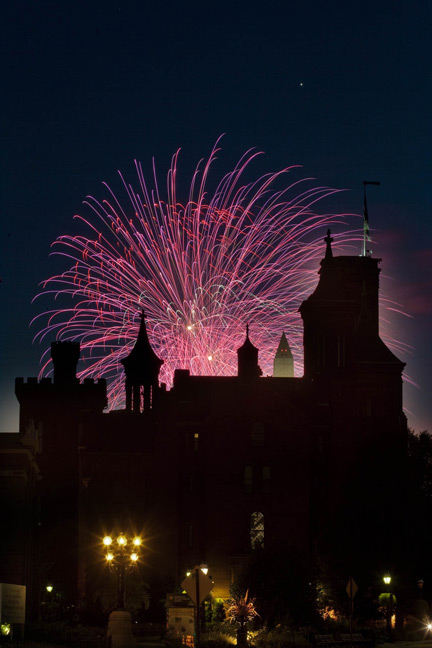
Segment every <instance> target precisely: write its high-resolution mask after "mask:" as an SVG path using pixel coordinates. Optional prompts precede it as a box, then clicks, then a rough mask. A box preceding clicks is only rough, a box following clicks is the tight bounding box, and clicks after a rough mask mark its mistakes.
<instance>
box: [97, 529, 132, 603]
mask: <svg viewBox="0 0 432 648" xmlns="http://www.w3.org/2000/svg"><path fill="white" fill-rule="evenodd" d="M102 542H103V545H104V547H105V559H106V562H107V565H108V567H109V569H110V571H112V572H115V573H117V606H116V609H117V610H124V609H125V580H126V573H127V572H128V571H131V570H132V569H133V568H134V566H135V565H136V564H137V562H138V560H139V551H140V547H141V544H142V540H141V538H139V537H138V536H135V537H134V538H127V536H126V535H125V534H124V533H120V535H119V536H118V537H117V538H116V539H115V540H113V538H112V537H111V536H108V535H107V536H105V537H104V538H103V540H102Z"/></svg>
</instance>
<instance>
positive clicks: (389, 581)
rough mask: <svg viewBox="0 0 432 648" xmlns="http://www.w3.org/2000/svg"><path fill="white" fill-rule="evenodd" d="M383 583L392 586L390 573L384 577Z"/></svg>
mask: <svg viewBox="0 0 432 648" xmlns="http://www.w3.org/2000/svg"><path fill="white" fill-rule="evenodd" d="M383 581H384V583H385V584H386V585H390V583H391V576H390V574H389V573H387V574H385V575H384V576H383Z"/></svg>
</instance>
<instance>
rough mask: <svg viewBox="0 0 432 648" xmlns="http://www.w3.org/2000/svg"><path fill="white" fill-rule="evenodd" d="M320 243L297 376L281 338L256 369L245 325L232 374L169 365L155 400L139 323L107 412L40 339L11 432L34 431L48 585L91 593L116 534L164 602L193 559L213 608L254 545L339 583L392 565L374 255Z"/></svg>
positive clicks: (151, 360)
mask: <svg viewBox="0 0 432 648" xmlns="http://www.w3.org/2000/svg"><path fill="white" fill-rule="evenodd" d="M326 246H327V247H326V252H325V256H324V258H323V260H322V262H321V268H320V273H319V274H320V277H319V282H318V285H317V287H316V289H315V291H314V292H313V294H312V295H310V297H309V298H308V299H307V300H306V301H305V302H304V303H303V304H302V305H301V308H300V313H301V317H302V319H303V324H304V376H303V377H302V378H294V377H293V372H292V356H291V353H290V351H289V347H288V345H287V341H286V336H285V334H283V336H282V338H280V335H281V331H278V332H276V331H275V356H276V357H275V372H274V373H275V375H274V376H273V377H262V376H261V370H260V367H259V350H258V349H256V347H255V346H254V345H253V327H252V330H251V333H250V334H249V330H248V329H247V331H246V337H245V342H244V344H243V345H242V347H241V348H240V349H239V350H238V375H237V376H235V377H209V376H193V375H190V373H189V371H187V370H184V369H182V368H179V369H178V370H177V371H176V372H175V377H174V384H173V386H172V388H171V389H169V390H167V389H165V387H164V386H161V385H160V384H159V381H158V374H159V369H160V366H161V364H162V361H161V360H160V359H159V358H157V356H156V355H155V353H154V351H153V350H152V347H151V342H150V341H149V338H148V334H147V330H146V323H145V316H144V314H143V315H142V320H141V326H140V331H139V334H138V338H137V341H136V344H135V347H134V349H133V350H132V351H131V353H130V354H129V355H128V356H127V357H125V359H124V360H123V365H124V370H125V395H126V400H125V402H126V407H125V409H124V410H118V411H112V412H110V413H105V412H104V409H105V407H106V404H107V403H106V385H105V382H104V381H103V380H99V381H96V382H93V381H88V380H86V381H84V383H82V384H80V383H79V382H78V380H77V378H76V364H77V361H78V356H79V347H78V346H77V345H75V344H73V343H69V342H68V343H65V342H56V343H54V344H53V346H52V356H53V362H54V379H53V381H51V380H50V379H42V380H41V381H37V380H36V379H28V380H27V381H26V382H25V381H24V380H23V379H17V381H16V394H17V398H18V400H19V402H20V411H21V418H20V433H21V435H23V434H24V431H25V430H26V429H27V428H28V426H29V425H33V428H34V429H35V430H36V433H37V434H38V437H39V449H38V451H37V454H36V455H35V459H36V462H37V466H38V469H39V471H40V476H41V487H40V507H41V531H40V534H41V535H40V542H41V546H43V547H44V550H45V551H46V553H47V555H49V556H50V562H49V568H47V573H46V574H45V576H44V577H45V578H46V579H48V578H49V579H50V580H56V581H57V582H58V583H59V584H61V586H62V587H63V588H64V589H65V591H66V592H67V593H68V595H69V596H71V597H73V596H77V595H81V596H83V595H85V594H86V593H88V592H89V590H91V589H95V588H97V587H98V582H99V581H98V578H99V576H100V569H101V555H102V554H101V545H100V542H101V538H102V536H103V535H104V534H106V533H108V532H114V531H115V530H118V531H126V532H127V531H130V532H132V533H139V534H141V535H142V536H143V538H144V553H143V561H144V564H145V566H146V569H148V570H153V571H154V572H155V573H157V574H158V575H159V576H160V578H161V579H162V580H164V581H165V582H166V583H167V589H168V591H169V589H170V588H171V591H174V589H173V588H175V587H177V586H178V585H179V584H180V582H181V580H182V578H183V575H184V573H185V571H186V570H187V569H190V568H193V566H194V565H195V564H199V563H201V562H206V563H207V564H208V565H209V567H210V570H211V574H212V577H213V579H214V581H215V589H214V592H213V593H214V595H215V596H216V597H226V596H227V595H228V593H229V588H230V585H231V584H232V582H233V581H234V580H235V578H236V575H237V574H238V573H239V570H240V569H241V568H242V565H244V563H245V561H246V560H247V558H248V556H249V555H250V554H251V552H252V551H254V549H257V548H258V547H264V548H265V549H266V550H269V551H271V550H272V548H274V549H275V550H276V549H280V548H281V547H283V548H284V550H285V551H287V552H290V551H292V552H293V553H295V552H303V553H306V554H307V555H309V556H310V557H312V558H316V559H317V560H327V561H330V563H331V564H334V565H337V566H338V568H339V569H340V570H341V571H344V570H345V572H346V573H347V574H348V575H350V574H352V573H355V570H356V569H357V570H361V569H363V568H364V565H365V564H366V561H367V562H368V563H369V566H370V563H371V561H372V562H373V564H374V565H375V564H376V566H377V568H378V567H379V566H380V567H381V568H384V567H385V566H386V565H387V566H388V565H390V564H392V563H391V561H397V560H398V552H400V551H402V546H393V545H392V543H390V542H389V538H390V537H391V534H394V533H396V532H398V531H400V528H402V527H403V519H402V517H401V510H400V506H397V505H396V502H397V501H399V502H400V500H401V497H403V493H402V486H401V483H402V481H403V480H401V475H402V473H403V470H404V461H405V457H406V438H407V425H406V418H405V415H404V413H403V409H402V370H403V367H404V364H403V363H402V362H401V361H400V360H398V359H397V358H396V357H395V356H394V355H393V353H392V352H391V351H390V350H389V349H388V348H387V347H386V346H385V344H384V343H383V342H382V340H381V338H380V337H379V326H378V316H379V310H378V296H379V272H380V270H379V267H378V266H379V260H378V259H374V258H371V257H369V256H365V257H350V256H339V257H333V254H332V249H331V238H330V235H328V236H327V239H326ZM279 340H280V343H279ZM278 344H279V347H278ZM383 502H384V504H383ZM341 533H342V534H343V537H344V541H343V542H341V541H340V539H341ZM393 544H394V543H393ZM402 544H403V543H402ZM371 552H372V554H373V556H372V558H371ZM385 561H387V562H385ZM168 584H169V585H168Z"/></svg>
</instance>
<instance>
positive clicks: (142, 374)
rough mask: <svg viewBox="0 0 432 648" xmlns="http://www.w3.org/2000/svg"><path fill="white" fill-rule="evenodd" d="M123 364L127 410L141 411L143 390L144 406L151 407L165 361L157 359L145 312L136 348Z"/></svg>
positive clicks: (142, 314)
mask: <svg viewBox="0 0 432 648" xmlns="http://www.w3.org/2000/svg"><path fill="white" fill-rule="evenodd" d="M121 362H122V365H123V366H124V371H125V374H126V409H129V410H130V409H133V410H134V411H141V404H140V401H141V397H140V396H139V394H140V392H141V391H142V389H141V388H143V390H144V401H145V402H144V406H145V405H146V403H147V406H148V407H150V400H151V399H150V392H151V391H152V390H155V389H156V388H157V386H158V378H159V371H160V368H161V365H162V364H163V360H161V359H160V358H158V357H157V355H156V353H155V352H154V351H153V349H152V347H151V345H150V342H149V339H148V335H147V328H146V321H145V314H144V311H142V312H141V323H140V327H139V332H138V336H137V339H136V342H135V344H134V348H133V349H132V351H131V352H130V353H129V355H128V356H126V357H125V358H123V360H122V361H121Z"/></svg>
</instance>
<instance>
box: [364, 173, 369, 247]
mask: <svg viewBox="0 0 432 648" xmlns="http://www.w3.org/2000/svg"><path fill="white" fill-rule="evenodd" d="M363 185H364V187H363V234H364V238H365V240H366V241H370V240H371V237H370V230H369V214H368V208H367V201H366V182H363Z"/></svg>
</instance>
